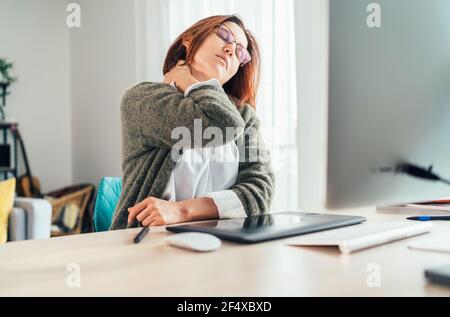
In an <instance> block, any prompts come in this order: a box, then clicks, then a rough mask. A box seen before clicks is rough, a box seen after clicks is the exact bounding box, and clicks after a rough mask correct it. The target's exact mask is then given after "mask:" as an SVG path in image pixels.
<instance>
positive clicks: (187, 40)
mask: <svg viewBox="0 0 450 317" xmlns="http://www.w3.org/2000/svg"><path fill="white" fill-rule="evenodd" d="M192 38H193V37H192V35H191V34H187V35H185V36H184V37H183V41H182V43H183V45H184V47H186V49H189V48H190V47H191V44H192Z"/></svg>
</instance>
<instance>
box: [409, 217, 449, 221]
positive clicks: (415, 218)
mask: <svg viewBox="0 0 450 317" xmlns="http://www.w3.org/2000/svg"><path fill="white" fill-rule="evenodd" d="M406 219H408V220H418V221H430V220H450V216H418V217H408V218H406Z"/></svg>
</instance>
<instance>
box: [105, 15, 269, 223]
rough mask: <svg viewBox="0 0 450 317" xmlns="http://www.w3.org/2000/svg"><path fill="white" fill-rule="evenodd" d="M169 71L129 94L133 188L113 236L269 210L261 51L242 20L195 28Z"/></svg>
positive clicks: (127, 179) (125, 126)
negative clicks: (259, 112)
mask: <svg viewBox="0 0 450 317" xmlns="http://www.w3.org/2000/svg"><path fill="white" fill-rule="evenodd" d="M163 74H164V80H163V82H162V83H156V82H144V83H140V84H138V85H136V86H134V87H132V88H130V89H128V90H127V91H126V92H125V94H124V96H123V99H122V104H121V119H122V151H123V163H122V169H123V188H122V195H121V197H120V199H119V202H118V204H117V206H116V210H115V214H114V218H113V222H112V225H111V229H123V228H127V227H128V228H130V227H136V226H159V225H168V224H173V223H179V222H187V221H196V220H206V219H215V218H233V217H245V216H249V215H255V214H262V213H267V212H268V211H269V209H270V204H271V201H272V197H273V192H274V176H273V173H272V170H271V166H270V153H269V152H268V151H267V150H266V149H265V148H264V146H263V145H262V140H261V137H260V133H259V125H260V123H259V120H258V118H257V116H256V112H255V99H256V91H257V87H258V83H259V50H258V46H257V43H256V41H255V39H254V37H253V36H252V34H251V33H250V32H249V31H248V30H246V29H245V26H244V24H243V22H242V21H241V19H240V18H239V17H238V16H236V15H223V16H212V17H208V18H205V19H203V20H200V21H198V22H197V23H195V24H194V25H192V26H191V27H190V28H189V29H188V30H186V31H185V32H183V33H182V34H181V35H180V36H179V37H178V38H177V39H176V40H175V42H174V43H173V44H172V46H171V47H170V48H169V51H168V53H167V56H166V59H165V62H164V67H163ZM199 128H200V133H198V131H199ZM211 131H214V133H212V132H211ZM230 131H231V132H232V133H229V132H230ZM181 134H183V135H182V136H183V137H184V139H183V140H182V142H180V140H179V138H177V136H178V137H179V136H180V135H181ZM212 134H214V135H215V136H217V135H219V136H218V137H216V138H215V139H214V141H215V142H211V136H212ZM186 136H187V137H186Z"/></svg>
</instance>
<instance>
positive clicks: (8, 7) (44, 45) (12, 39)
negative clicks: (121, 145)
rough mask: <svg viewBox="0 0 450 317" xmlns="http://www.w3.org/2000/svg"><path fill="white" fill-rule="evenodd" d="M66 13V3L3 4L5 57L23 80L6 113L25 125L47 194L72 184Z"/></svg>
mask: <svg viewBox="0 0 450 317" xmlns="http://www.w3.org/2000/svg"><path fill="white" fill-rule="evenodd" d="M65 10H66V4H65V2H64V1H54V0H39V1H29V0H2V1H0V56H1V57H3V58H7V59H8V60H10V61H12V62H14V64H15V65H14V76H16V77H18V81H17V82H16V83H14V84H13V85H12V87H11V88H10V90H11V95H9V96H8V99H7V106H6V112H7V116H8V117H10V118H11V117H13V118H14V119H16V120H17V121H18V122H19V126H20V130H21V132H22V135H23V138H24V139H25V144H26V147H27V148H26V149H27V154H28V156H29V160H30V164H31V168H32V172H33V173H34V174H35V175H36V176H38V177H39V178H40V180H41V183H42V188H43V190H44V191H48V190H52V189H55V188H58V187H61V186H65V185H68V184H70V183H71V181H72V147H71V118H70V116H71V114H70V50H69V47H70V46H69V32H68V29H67V26H66V24H65V15H66V11H65ZM22 171H23V169H22Z"/></svg>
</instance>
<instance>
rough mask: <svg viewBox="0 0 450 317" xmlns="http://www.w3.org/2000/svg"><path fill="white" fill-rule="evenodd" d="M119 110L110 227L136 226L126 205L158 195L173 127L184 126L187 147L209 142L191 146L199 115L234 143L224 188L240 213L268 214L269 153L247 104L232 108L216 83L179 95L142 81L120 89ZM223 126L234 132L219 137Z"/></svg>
mask: <svg viewBox="0 0 450 317" xmlns="http://www.w3.org/2000/svg"><path fill="white" fill-rule="evenodd" d="M120 110H121V120H122V159H123V160H122V172H123V187H122V193H121V196H120V199H119V202H118V203H117V205H116V209H115V211H114V216H113V220H112V224H111V228H110V229H111V230H115V229H125V228H130V227H136V226H138V225H139V224H138V222H136V221H135V222H134V223H131V224H128V223H127V218H128V211H127V208H128V207H131V206H134V205H135V204H136V203H138V202H140V201H142V200H144V199H145V198H146V197H149V196H153V197H157V198H161V196H162V194H163V192H164V190H165V188H166V186H167V183H168V181H169V178H170V175H171V172H172V170H173V169H174V167H175V164H176V159H174V155H173V152H172V149H173V148H174V147H175V146H178V145H179V144H180V142H179V139H178V138H177V139H174V138H172V131H173V130H174V129H175V128H177V127H186V128H187V129H189V131H191V132H192V133H191V135H192V142H190V143H191V147H195V146H200V147H205V146H210V144H211V143H212V142H211V140H210V139H203V138H202V139H203V140H202V141H201V144H200V143H197V144H195V140H194V119H201V127H202V131H205V129H206V128H208V127H215V128H219V129H220V131H222V133H223V136H224V138H223V139H221V140H224V141H225V142H236V144H237V146H238V149H239V157H240V159H239V171H238V177H237V180H236V183H235V184H234V185H233V186H231V187H230V188H228V189H229V190H232V191H233V192H235V193H236V195H237V197H238V198H239V200H240V201H241V202H242V205H243V207H244V210H245V212H246V214H247V215H257V214H262V213H267V212H269V210H270V205H271V201H272V197H273V193H274V183H275V178H274V175H273V171H272V168H271V163H270V161H271V159H270V152H269V150H268V149H267V148H266V147H265V146H264V144H263V142H262V140H261V136H260V133H259V128H260V122H259V119H258V118H257V116H256V112H255V110H254V108H252V107H251V106H250V105H248V104H244V105H242V106H240V107H237V106H236V103H235V102H234V101H233V99H232V98H230V97H228V95H227V94H226V93H225V91H224V90H223V88H222V87H221V86H219V85H214V84H206V85H202V86H200V87H197V88H194V89H193V90H192V91H191V92H190V93H189V95H188V96H187V97H185V96H184V94H183V93H182V92H180V91H178V90H176V89H175V88H173V87H171V86H170V85H168V84H164V83H157V82H143V83H140V84H138V85H135V86H133V87H131V88H129V89H128V90H126V92H125V93H124V95H123V98H122V102H121V109H120ZM197 126H198V120H197ZM227 127H232V128H235V129H234V130H235V131H237V132H236V133H235V134H234V137H233V138H231V140H230V137H228V139H225V136H226V135H227V134H226V133H227V132H226V128H227ZM197 131H198V130H197ZM239 131H241V133H239ZM255 131H256V132H257V133H254V132H255ZM247 132H251V133H247ZM228 136H229V135H228ZM217 139H219V138H217ZM216 141H217V140H216ZM179 153H180V154H182V149H180V151H179ZM250 153H251V154H250ZM255 153H256V156H255ZM255 157H256V158H255Z"/></svg>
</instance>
